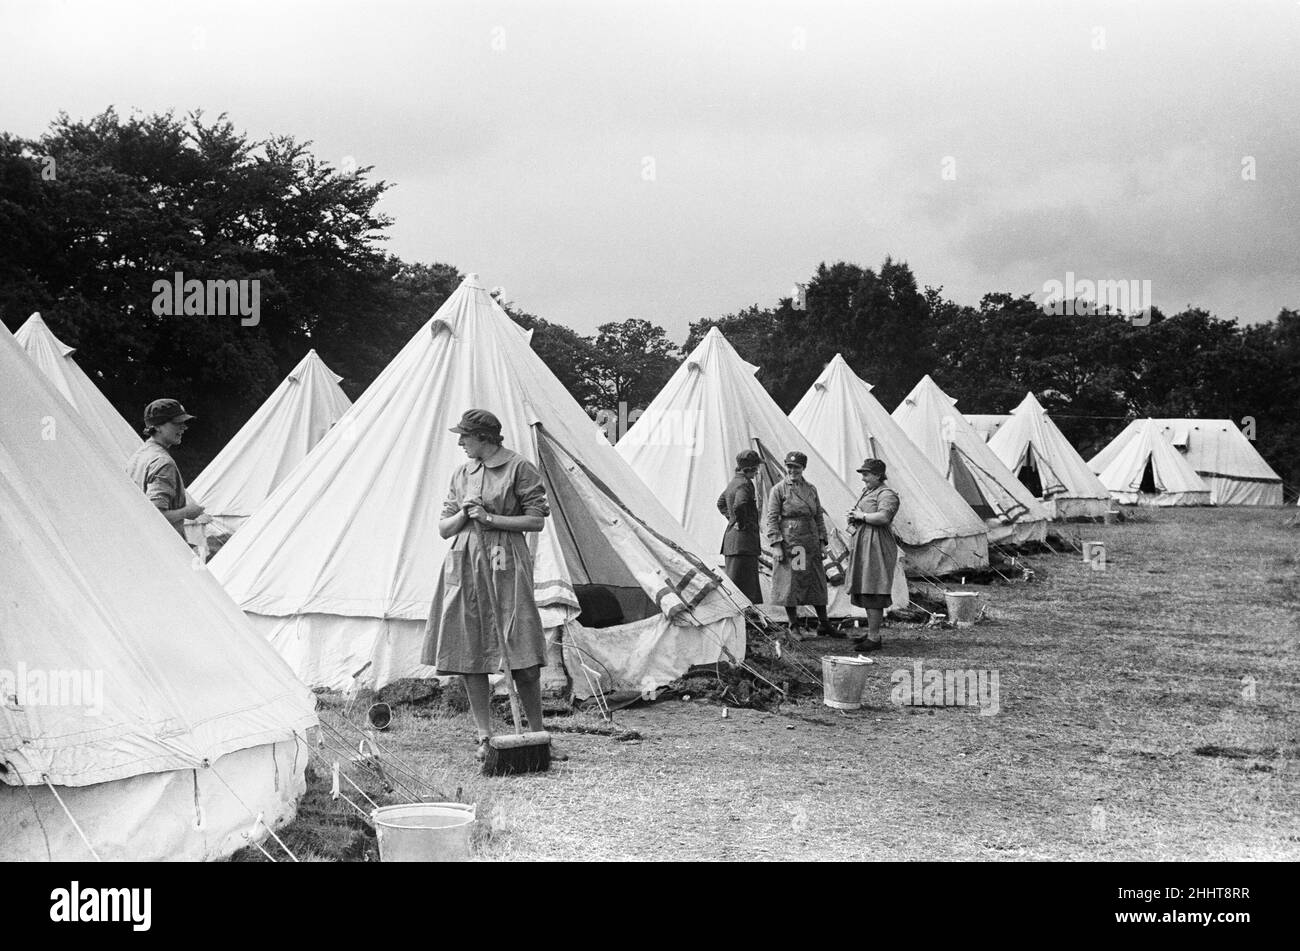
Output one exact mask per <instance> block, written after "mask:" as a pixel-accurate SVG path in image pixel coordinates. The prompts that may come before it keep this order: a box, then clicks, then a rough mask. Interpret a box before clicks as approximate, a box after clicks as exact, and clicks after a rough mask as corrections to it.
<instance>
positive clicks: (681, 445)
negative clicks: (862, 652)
mask: <svg viewBox="0 0 1300 951" xmlns="http://www.w3.org/2000/svg"><path fill="white" fill-rule="evenodd" d="M757 370H758V368H757V367H756V366H754V365H753V364H751V363H747V362H746V361H744V360H742V359H741V357H740V355H739V354H737V353H736V351H735V350H734V349H733V348H732V346H731V344H730V343H728V342H727V339H726V338H725V337H724V336H723V335H722V332H721V331H719V330H718V329H717V328H716V327H714V328H712V329H710V330H709V332H708V333H707V334H706V335H705V337H704V339H703V340H702V341H701V342H700V344H699V346H697V347H696V348H695V350H693V351H692V352H691V354H690V355H689V356H688V357H687V358H686V360H685V361H683V363H682V365H681V366H680V367H678V368H677V371H676V372H675V373H674V374H673V376H672V378H671V379H669V381H668V383H667V384H666V385H665V386H664V388H663V390H661V391H660V393H659V394H658V395H657V396H656V397H655V398H654V400H652V401H651V403H650V405H649V406H648V407H647V408H646V410H645V412H644V413H643V414H642V415H641V417H640V418H639V419H638V420H637V421H636V423H634V424H633V426H632V427H631V429H629V430H628V431H627V433H626V434H625V435H624V436H623V438H622V439H620V440H619V441H618V446H617V447H616V448H617V450H618V452H619V454H620V455H622V456H623V458H624V459H626V460H627V461H628V463H629V464H630V465H631V467H632V468H633V470H634V471H635V472H637V473H638V474H639V475H640V476H641V477H642V479H644V480H645V483H646V485H648V486H649V487H650V489H651V491H653V492H654V494H655V495H656V496H658V498H659V499H660V501H662V502H663V504H664V506H665V507H666V508H667V509H668V511H669V512H670V513H671V514H672V516H673V517H674V518H676V519H677V521H678V522H679V523H680V524H682V525H683V526H685V528H686V531H687V533H688V534H689V536H690V538H691V539H693V543H694V548H695V550H696V551H706V552H710V553H713V554H711V555H710V560H711V563H712V564H714V565H721V564H722V563H723V557H722V555H721V554H717V553H718V552H720V551H721V547H722V536H723V533H724V531H725V529H726V526H727V520H726V519H725V518H724V517H723V516H722V515H721V514H720V513H719V512H718V508H717V504H716V503H717V498H718V496H719V495H720V494H721V492H722V491H723V489H725V488H726V487H727V484H728V483H729V482H730V481H731V478H732V476H733V474H734V469H735V457H736V453H738V452H740V451H742V450H745V449H756V448H759V447H760V446H761V448H762V450H763V451H764V452H765V454H766V456H767V465H765V467H764V472H765V473H766V472H770V473H771V475H768V476H765V477H761V478H760V482H759V489H760V491H763V490H764V488H765V486H767V485H769V484H770V480H771V479H772V478H778V477H780V476H781V475H783V474H784V473H783V471H782V470H780V469H779V465H780V460H781V459H782V458H784V456H785V454H786V453H787V452H789V451H791V450H798V451H800V452H803V453H804V454H805V455H807V457H808V467H807V469H806V471H805V478H807V480H808V481H809V482H811V483H812V484H813V485H815V486H816V487H817V491H818V495H819V496H820V498H821V503H822V507H823V509H825V511H826V523H827V527H828V529H831V528H833V529H835V530H836V531H838V532H839V534H840V536H841V537H842V538H843V540H844V541H845V542H846V543H851V541H852V539H851V538H849V536H848V532H847V525H846V521H845V516H846V515H847V513H848V511H849V509H850V508H852V507H853V505H854V504H856V502H857V499H858V495H859V493H858V492H856V491H854V490H853V489H851V488H850V487H849V486H848V485H847V484H846V483H845V482H844V480H843V477H842V476H841V475H840V474H839V473H838V472H836V471H835V470H834V469H833V468H832V467H831V465H830V464H829V463H828V462H826V460H825V459H823V458H822V456H821V455H820V454H819V453H818V452H817V450H816V449H815V448H813V446H812V444H811V443H810V442H809V441H808V439H807V438H806V437H805V436H804V435H803V434H802V433H800V432H799V430H798V428H797V427H795V425H794V423H792V422H791V421H790V419H789V417H787V416H786V415H785V414H784V413H782V412H781V408H780V407H779V406H777V405H776V402H775V401H774V400H773V399H772V397H771V396H770V395H769V394H768V392H767V390H765V389H764V388H763V385H762V384H761V383H759V382H758V380H757V379H756V377H755V376H754V374H755V373H756V372H757ZM859 461H861V460H859ZM759 581H760V589H761V590H762V592H763V597H764V599H766V598H767V597H768V596H769V594H768V593H769V590H770V588H769V586H770V575H769V573H768V572H767V571H764V572H761V573H760V579H759ZM893 596H894V606H896V607H902V606H904V605H906V604H907V582H906V579H905V578H904V576H903V564H902V560H901V559H900V561H899V567H898V575H897V577H896V578H895V582H894V591H893ZM829 600H830V604H829V606H828V611H829V613H830V615H831V616H833V617H861V616H864V615H865V612H863V611H862V610H861V609H860V608H856V607H854V606H853V604H852V603H851V601H850V599H849V595H848V593H847V591H846V590H845V589H844V587H843V586H842V585H832V586H831V587H830V591H829ZM761 608H762V610H763V611H764V612H765V613H767V614H769V615H771V616H774V617H783V616H784V610H783V609H782V608H780V607H778V606H775V605H771V604H766V603H765V604H763V605H761Z"/></svg>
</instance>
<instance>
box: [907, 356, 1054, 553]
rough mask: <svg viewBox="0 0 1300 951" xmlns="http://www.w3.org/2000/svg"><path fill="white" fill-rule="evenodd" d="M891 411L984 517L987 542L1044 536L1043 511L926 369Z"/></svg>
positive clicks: (910, 436) (1017, 540) (1046, 519)
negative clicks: (923, 374)
mask: <svg viewBox="0 0 1300 951" xmlns="http://www.w3.org/2000/svg"><path fill="white" fill-rule="evenodd" d="M893 416H894V422H896V423H898V425H899V426H901V427H902V429H903V432H905V433H907V437H908V438H909V439H911V440H912V442H913V443H915V444H916V445H917V446H918V447H919V448H920V449H921V451H922V452H924V453H925V456H926V458H927V459H929V460H930V462H931V464H933V465H934V467H935V468H936V469H938V470H939V471H940V472H942V473H943V474H944V475H945V476H946V477H947V479H948V481H949V482H951V483H952V485H953V487H954V488H956V490H957V491H958V492H959V493H960V494H961V497H962V498H963V499H965V500H966V504H967V505H969V506H970V507H971V508H973V509H974V510H975V513H976V514H977V515H979V516H980V517H981V518H983V519H984V523H985V524H986V525H987V526H988V529H989V541H990V542H995V543H1004V542H1005V543H1012V544H1020V543H1024V542H1031V541H1042V540H1043V539H1045V538H1046V537H1047V521H1048V516H1047V510H1046V509H1044V508H1043V506H1042V504H1041V503H1040V502H1039V501H1038V500H1037V499H1035V498H1034V497H1033V495H1032V494H1031V493H1030V491H1029V490H1028V489H1026V488H1025V487H1024V486H1023V485H1021V484H1020V481H1019V480H1018V479H1017V478H1016V477H1015V475H1013V474H1012V473H1011V471H1010V470H1009V469H1008V468H1007V467H1006V466H1005V465H1004V464H1003V463H1002V460H1000V459H999V458H998V457H997V455H996V454H995V453H994V452H993V450H992V449H990V448H989V447H988V444H987V443H985V442H984V440H983V439H982V438H981V437H980V435H979V433H977V432H976V431H975V427H974V426H972V425H971V424H970V423H968V422H967V421H966V418H965V417H964V416H962V414H961V412H960V411H959V410H958V409H957V403H956V401H954V400H953V399H952V397H950V396H949V395H948V394H947V393H945V392H944V391H943V390H941V389H940V388H939V385H938V384H937V383H935V382H934V380H932V379H931V378H930V376H929V375H928V374H927V375H926V376H925V377H923V378H922V379H921V382H920V383H918V384H916V386H915V387H913V388H912V392H911V393H909V394H908V395H907V396H906V397H904V398H903V402H901V403H899V404H898V407H897V408H896V409H895V410H894V413H893Z"/></svg>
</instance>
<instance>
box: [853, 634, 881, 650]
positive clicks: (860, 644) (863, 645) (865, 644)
mask: <svg viewBox="0 0 1300 951" xmlns="http://www.w3.org/2000/svg"><path fill="white" fill-rule="evenodd" d="M883 646H884V645H883V643H882V642H881V641H879V640H874V641H873V640H872V639H871V638H869V637H855V638H854V639H853V640H851V641H849V647H850V648H852V649H853V650H855V651H857V652H858V653H859V654H869V653H870V652H871V651H878V650H880V648H881V647H883Z"/></svg>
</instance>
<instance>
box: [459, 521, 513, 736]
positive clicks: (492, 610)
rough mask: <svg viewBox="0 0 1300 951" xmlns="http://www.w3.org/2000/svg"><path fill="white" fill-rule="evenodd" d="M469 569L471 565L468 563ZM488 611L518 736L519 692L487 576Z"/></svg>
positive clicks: (482, 545) (483, 546)
mask: <svg viewBox="0 0 1300 951" xmlns="http://www.w3.org/2000/svg"><path fill="white" fill-rule="evenodd" d="M470 521H471V522H473V523H474V534H475V535H477V536H478V547H479V549H480V550H481V552H482V553H483V554H484V555H486V556H487V557H488V564H489V565H491V564H492V557H491V553H490V552H488V550H487V536H486V535H485V534H484V532H483V526H482V525H480V524H479V521H478V519H476V518H471V519H470ZM470 568H471V570H472V569H473V565H472V564H471V565H470ZM474 583H475V584H478V572H474ZM487 592H488V613H489V614H491V615H492V633H493V634H495V635H496V636H497V645H498V646H499V647H500V648H501V671H502V673H504V674H505V675H506V692H507V693H508V694H510V715H511V716H513V717H514V719H515V733H517V734H518V735H520V736H523V735H524V721H523V718H521V717H520V716H519V694H518V693H516V692H515V677H514V674H513V673H511V671H510V657H509V655H508V654H507V652H506V637H505V635H504V634H502V633H501V625H500V624H498V623H497V592H496V586H495V585H494V584H493V583H492V579H491V578H490V577H489V578H488V583H487Z"/></svg>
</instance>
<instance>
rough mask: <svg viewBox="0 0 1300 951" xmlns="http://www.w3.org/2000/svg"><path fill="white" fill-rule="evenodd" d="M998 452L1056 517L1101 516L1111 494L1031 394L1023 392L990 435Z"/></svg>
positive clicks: (991, 444)
mask: <svg viewBox="0 0 1300 951" xmlns="http://www.w3.org/2000/svg"><path fill="white" fill-rule="evenodd" d="M989 448H990V449H992V450H993V451H994V453H996V454H997V457H998V458H999V459H1001V460H1002V461H1003V462H1004V463H1005V464H1006V466H1007V468H1008V469H1010V470H1011V471H1012V472H1014V473H1015V474H1016V477H1017V478H1018V479H1019V480H1020V482H1021V484H1022V485H1024V486H1025V487H1026V488H1027V489H1029V490H1030V491H1031V492H1032V493H1033V494H1034V495H1035V496H1036V497H1037V498H1038V499H1040V500H1041V501H1042V503H1043V505H1045V506H1046V507H1047V511H1048V512H1049V513H1050V514H1051V516H1052V518H1054V519H1072V518H1089V519H1096V518H1102V517H1103V516H1105V514H1106V513H1107V512H1108V511H1110V502H1111V499H1110V492H1109V491H1108V490H1107V488H1106V486H1104V485H1102V483H1101V480H1100V479H1098V478H1097V476H1096V475H1095V474H1094V473H1093V471H1092V470H1091V469H1089V468H1088V464H1087V463H1086V462H1084V461H1083V457H1082V456H1080V455H1079V453H1078V452H1077V451H1075V448H1074V447H1073V446H1072V445H1070V441H1069V440H1068V439H1066V438H1065V434H1064V433H1062V432H1061V430H1060V429H1059V428H1057V425H1056V423H1054V422H1052V418H1051V417H1050V416H1048V415H1047V410H1045V409H1043V406H1042V404H1041V403H1039V402H1038V400H1037V399H1036V398H1035V397H1034V394H1033V393H1027V394H1025V398H1024V399H1023V400H1021V402H1020V405H1019V406H1017V407H1016V408H1015V410H1013V411H1012V413H1011V416H1010V417H1009V418H1008V420H1007V422H1006V423H1005V424H1003V425H1002V426H1001V427H1000V428H999V429H998V431H997V432H995V433H994V434H993V436H992V438H991V439H989Z"/></svg>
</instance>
